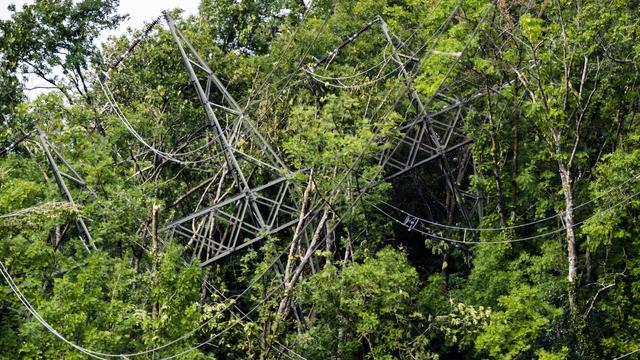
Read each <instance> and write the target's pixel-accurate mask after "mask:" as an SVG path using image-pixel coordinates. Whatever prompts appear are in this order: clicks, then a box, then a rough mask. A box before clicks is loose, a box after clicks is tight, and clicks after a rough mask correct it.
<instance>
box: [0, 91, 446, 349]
mask: <svg viewBox="0 0 640 360" xmlns="http://www.w3.org/2000/svg"><path fill="white" fill-rule="evenodd" d="M442 81H444V79H443V80H442ZM371 142H373V138H372V139H370V142H369V144H370V143H371ZM364 152H365V151H362V152H361V155H363V154H364ZM353 168H355V162H354V165H352V169H353ZM379 170H381V169H379ZM348 174H349V172H345V173H344V176H343V177H342V179H341V180H340V182H341V181H344V179H346V177H347V176H348ZM364 194H365V192H360V193H359V194H358V195H357V197H356V199H355V201H353V202H352V203H351V204H350V206H349V207H350V208H351V207H353V206H355V205H356V204H357V203H358V202H359V198H360V197H362V196H363V195H364ZM322 206H324V204H322V205H321V207H322ZM316 210H317V209H316ZM316 212H317V211H310V212H308V213H307V214H306V215H305V216H304V217H305V218H307V217H309V216H314V215H315V213H316ZM341 222H342V218H339V219H338V221H336V222H335V224H334V226H333V227H332V230H331V231H334V230H335V229H336V228H337V226H339V224H340V223H341ZM310 223H311V222H306V225H305V228H306V227H307V226H308V225H309V224H310ZM329 232H330V231H328V232H327V233H329ZM325 239H326V236H325V238H324V239H323V240H322V241H324V240H325ZM322 241H319V242H318V243H317V244H316V245H315V249H317V247H318V246H320V245H321V243H322ZM291 245H292V242H289V245H287V246H286V247H285V249H284V250H283V251H281V252H279V254H277V255H276V256H275V257H274V259H273V261H272V262H271V265H270V266H268V267H266V268H265V269H264V271H263V272H261V273H260V274H259V275H257V276H255V277H254V278H253V279H252V281H251V282H250V283H249V285H248V286H247V288H245V290H244V291H243V292H242V293H240V294H239V295H238V296H236V299H237V298H239V297H242V296H244V295H245V294H246V293H247V292H248V291H249V290H250V289H251V287H252V286H253V284H255V282H257V281H258V280H259V279H260V278H261V277H262V276H264V274H266V273H267V272H268V271H269V269H271V267H272V266H273V265H274V264H275V263H276V262H277V260H278V259H279V258H280V257H281V256H282V255H283V254H284V253H285V251H286V249H288V246H291ZM315 249H311V250H312V251H313V250H315ZM2 267H3V268H4V266H2ZM2 273H3V277H5V279H6V280H7V281H8V282H10V283H11V278H10V275H9V273H8V272H5V271H4V269H3V272H2ZM14 285H15V284H14ZM281 286H282V284H280V285H279V286H277V287H276V288H275V289H273V290H272V291H271V292H270V293H269V294H268V295H267V296H266V297H265V298H264V299H263V300H261V301H260V302H258V303H257V304H256V306H254V307H253V308H252V309H251V310H250V311H249V312H248V313H247V314H246V315H245V316H243V317H242V318H241V319H244V318H246V316H248V315H249V314H250V313H252V312H254V311H255V310H256V309H257V308H258V307H259V306H261V305H262V304H263V303H264V302H266V301H267V300H268V298H270V297H271V296H273V294H274V293H275V292H276V290H278V289H279V288H280V287H281ZM11 287H12V290H14V293H16V295H17V296H18V297H19V298H20V300H21V301H23V300H26V298H24V297H23V296H21V293H20V291H19V289H18V288H17V286H16V287H15V288H14V287H13V286H11ZM23 304H24V305H25V307H27V309H28V310H29V311H30V312H32V314H33V315H34V317H36V318H37V319H38V320H39V321H41V322H42V323H43V325H45V327H46V328H47V329H48V330H49V331H51V332H52V333H54V335H56V336H58V337H60V338H61V339H63V340H65V342H67V343H68V344H69V345H71V346H73V347H74V348H76V349H78V350H79V351H81V352H83V353H85V354H87V355H89V356H92V357H96V358H101V356H105V357H123V358H126V357H132V356H138V355H144V354H149V353H154V352H157V351H159V350H162V349H165V348H167V347H169V346H171V345H173V344H176V343H177V342H179V341H182V340H184V339H186V338H188V337H190V336H192V335H193V334H195V333H196V332H197V331H199V330H200V329H202V328H203V327H204V326H206V325H207V324H208V323H210V321H212V319H213V318H211V319H209V320H207V321H205V322H203V323H202V324H201V325H200V326H198V327H197V328H195V329H194V330H192V331H190V332H188V333H186V334H184V335H183V336H181V337H179V338H177V339H174V340H172V341H169V342H167V343H165V344H163V345H160V346H157V347H154V348H152V349H147V350H144V351H140V352H136V353H129V354H107V353H100V352H96V351H91V350H89V349H86V348H83V347H81V346H79V345H77V344H74V343H72V342H70V341H68V340H66V339H65V338H64V337H63V336H62V335H61V334H60V333H58V332H57V331H55V329H53V328H52V327H51V326H50V325H49V324H48V323H46V321H44V319H43V318H42V317H40V316H39V314H38V315H36V314H37V311H35V309H34V308H33V307H31V306H30V304H29V303H28V301H26V302H23ZM223 311H224V310H223ZM237 323H238V322H236V323H234V325H233V326H235V325H237ZM230 328H231V327H227V328H225V329H224V330H222V331H221V332H218V333H217V334H216V335H214V336H213V337H211V338H210V339H209V340H207V341H206V342H204V343H201V344H198V345H197V346H196V347H194V349H196V348H199V347H202V346H204V345H206V344H207V343H209V342H211V341H212V340H213V339H215V338H217V337H219V336H221V335H222V334H224V333H225V332H227V331H229V329H230ZM188 351H192V350H187V351H186V352H188ZM186 352H180V353H178V354H174V355H172V356H170V357H167V358H165V359H171V358H175V357H177V356H181V355H182V354H184V353H186Z"/></svg>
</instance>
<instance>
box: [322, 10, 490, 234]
mask: <svg viewBox="0 0 640 360" xmlns="http://www.w3.org/2000/svg"><path fill="white" fill-rule="evenodd" d="M375 23H378V24H379V28H380V30H381V33H382V34H383V35H384V38H385V40H386V42H387V43H388V44H389V45H390V48H391V49H392V54H391V59H392V61H393V63H394V64H395V65H396V66H397V69H398V70H397V72H398V76H399V77H401V78H403V80H404V81H405V82H406V85H407V87H408V88H409V93H408V96H409V98H410V101H411V107H412V109H410V113H411V114H413V115H412V116H410V117H409V118H407V119H406V120H405V121H404V122H403V123H401V124H399V125H398V127H397V128H396V131H394V134H393V135H390V136H388V137H387V138H385V139H381V141H384V142H386V143H387V144H389V145H390V146H388V147H387V148H386V149H385V150H383V151H382V152H380V153H379V155H378V156H379V164H380V165H381V166H382V167H383V168H384V169H385V181H390V180H394V179H396V178H399V177H400V176H402V175H405V174H407V173H409V172H411V171H413V170H415V169H417V168H419V167H422V166H425V165H427V164H437V167H438V168H439V170H440V172H441V174H442V176H443V177H444V180H445V183H446V187H447V191H449V192H450V193H451V194H452V195H453V199H454V201H455V203H456V206H457V208H458V210H459V212H460V214H461V215H462V218H463V221H464V222H465V223H466V224H467V226H469V227H472V226H473V225H472V219H471V214H470V213H471V210H470V209H471V208H474V207H475V205H476V204H477V200H478V197H477V196H476V195H474V194H470V193H467V192H465V191H463V190H461V188H460V187H461V181H462V180H463V179H464V178H465V173H466V172H467V171H468V170H469V169H468V168H469V167H470V166H469V165H470V163H471V161H470V158H471V154H470V147H469V145H470V144H471V143H472V139H470V138H469V137H467V136H466V135H465V134H464V132H463V130H462V125H463V117H464V115H465V111H464V107H465V105H467V104H468V103H470V102H472V101H473V100H475V99H477V98H479V97H482V96H484V95H485V93H478V94H476V95H474V96H472V97H469V98H467V99H465V100H456V99H451V101H449V105H448V106H446V107H445V108H444V109H441V110H439V111H437V112H432V113H430V112H429V111H428V110H427V108H426V106H425V104H424V101H423V100H422V98H421V97H420V95H419V94H418V92H417V91H416V90H415V89H414V86H413V84H412V82H413V78H414V74H413V73H412V72H411V71H410V70H408V67H409V66H408V65H409V63H414V65H416V64H417V62H418V61H419V59H418V58H417V57H416V56H419V54H415V53H414V54H403V53H401V50H403V46H402V45H401V44H400V45H399V44H396V41H394V37H393V36H392V34H390V33H389V31H388V27H387V24H386V22H385V21H384V19H383V18H382V17H380V16H377V17H376V18H375V21H372V22H368V23H367V24H365V26H364V27H363V28H361V29H360V30H359V31H357V32H356V33H354V34H353V35H352V36H350V37H349V38H347V39H346V40H344V41H343V42H342V43H341V44H340V45H339V46H338V47H337V48H335V49H334V50H333V51H331V52H329V53H328V55H327V56H325V57H324V58H322V59H321V60H319V61H318V62H316V63H315V64H314V65H313V66H311V67H310V70H311V71H314V69H315V68H317V67H318V66H319V65H320V64H323V63H329V62H331V61H332V60H333V59H334V58H335V57H336V56H337V54H338V52H339V51H340V50H341V49H343V48H344V47H346V46H347V45H348V44H350V43H352V42H354V41H356V40H357V39H358V38H359V37H360V36H361V35H362V34H363V33H364V32H365V31H369V30H371V29H374V28H376V27H374V26H373V25H375ZM430 53H431V54H434V53H438V52H435V51H431V52H430ZM443 54H445V55H453V56H460V54H450V53H443ZM407 59H409V61H407ZM439 95H442V94H439ZM443 97H444V96H443ZM453 159H456V161H452V160H453Z"/></svg>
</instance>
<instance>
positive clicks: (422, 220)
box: [382, 174, 640, 232]
mask: <svg viewBox="0 0 640 360" xmlns="http://www.w3.org/2000/svg"><path fill="white" fill-rule="evenodd" d="M638 178H640V174H639V175H634V176H632V177H630V178H627V179H626V180H624V181H623V182H622V183H620V184H618V185H615V186H612V187H610V188H609V189H607V190H606V191H605V192H604V193H602V194H600V195H598V196H596V197H594V198H592V199H590V200H588V201H585V202H583V203H581V204H579V205H577V206H574V207H573V208H572V209H573V210H576V209H580V208H582V207H585V206H587V205H589V204H591V203H593V202H595V201H597V200H599V199H601V198H603V197H605V196H607V195H609V194H611V193H612V192H613V191H614V190H616V189H618V188H621V187H623V186H624V185H626V184H628V183H630V182H632V181H634V180H637V179H638ZM625 190H628V189H625ZM382 204H384V205H386V206H388V207H390V208H392V209H394V210H396V211H399V212H402V213H403V214H404V215H406V216H408V217H410V218H411V219H414V220H415V221H418V222H422V223H426V224H429V225H431V226H435V227H441V228H445V229H450V230H459V231H468V232H473V231H477V232H483V231H487V232H488V231H495V232H500V231H507V230H515V229H521V228H524V227H529V226H532V225H537V224H540V223H543V222H547V221H549V220H553V219H555V218H558V217H561V216H563V215H564V213H565V212H566V210H563V211H560V212H558V213H556V214H553V215H550V216H547V217H545V218H542V219H538V220H534V221H531V222H527V223H522V224H517V225H510V226H502V227H478V228H470V227H464V226H455V225H447V224H443V223H439V222H435V221H431V220H428V219H425V218H422V217H419V216H416V215H414V214H411V213H409V212H408V211H406V210H403V209H400V208H398V207H397V206H394V205H393V204H390V203H388V202H386V201H382Z"/></svg>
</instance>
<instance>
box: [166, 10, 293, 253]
mask: <svg viewBox="0 0 640 360" xmlns="http://www.w3.org/2000/svg"><path fill="white" fill-rule="evenodd" d="M165 17H166V20H167V24H168V26H169V30H170V32H171V35H172V37H173V40H174V42H175V44H176V47H177V48H178V51H179V52H180V55H181V57H182V61H183V64H184V67H185V69H186V71H187V72H188V74H189V78H190V80H191V82H192V84H193V86H194V88H195V91H196V93H197V95H198V98H199V100H200V103H201V105H202V106H203V108H204V111H205V117H206V121H207V125H208V127H209V128H210V129H211V131H213V133H214V138H215V141H213V144H212V146H213V147H215V150H216V151H217V152H218V153H219V154H220V156H221V157H222V159H223V161H222V162H221V168H220V171H219V176H217V177H216V178H215V179H213V180H211V182H210V183H208V184H207V186H206V189H207V190H205V191H210V192H211V194H210V195H211V196H210V197H209V199H210V202H209V204H208V206H205V207H203V208H198V209H196V210H195V211H194V212H192V213H190V214H188V215H185V216H184V217H182V218H179V219H177V220H175V221H173V222H171V223H169V224H167V225H166V226H165V230H170V231H173V232H174V233H175V234H179V235H181V236H185V237H186V238H188V239H189V240H188V244H189V245H191V246H193V249H194V255H193V256H194V258H198V259H200V261H201V265H202V266H205V265H208V264H211V263H213V262H215V261H217V260H219V259H221V258H223V257H225V256H227V255H230V254H232V253H234V252H236V251H238V250H240V249H243V248H245V247H247V246H249V245H251V244H254V243H256V242H257V241H260V240H261V239H264V238H265V237H267V236H269V235H271V234H274V233H276V232H279V231H281V230H283V229H286V228H288V227H290V226H292V225H294V224H295V223H297V221H298V220H297V214H298V209H297V208H296V206H295V205H294V202H293V201H292V199H293V198H294V196H293V195H294V193H293V191H294V187H295V186H294V185H293V183H292V181H291V178H292V176H294V175H295V173H293V172H291V171H290V170H289V169H288V168H287V166H286V165H285V164H284V162H283V161H282V160H281V159H280V157H279V156H278V155H277V154H276V153H275V152H274V151H273V149H272V148H271V147H270V146H269V144H268V143H267V141H266V140H265V138H264V137H263V136H262V135H261V134H260V132H259V131H258V130H257V127H256V124H254V123H253V122H252V121H251V119H250V118H249V117H248V116H247V114H246V113H245V109H243V108H242V107H240V106H239V105H238V103H237V102H236V100H235V99H234V98H233V97H232V96H231V94H230V93H229V91H228V90H227V88H226V87H225V86H224V85H223V83H222V82H221V81H220V79H219V78H218V77H217V76H216V75H215V74H214V72H213V71H212V70H211V68H210V67H209V66H208V65H207V63H206V62H205V61H204V60H203V58H202V57H201V56H200V55H199V54H198V52H197V51H196V50H195V49H194V48H193V46H192V45H191V44H190V43H189V41H187V39H186V37H185V36H184V35H183V34H182V33H181V32H180V30H179V29H178V28H177V26H176V25H175V23H174V22H173V20H172V19H171V17H170V16H168V15H166V14H165ZM203 187H204V186H203Z"/></svg>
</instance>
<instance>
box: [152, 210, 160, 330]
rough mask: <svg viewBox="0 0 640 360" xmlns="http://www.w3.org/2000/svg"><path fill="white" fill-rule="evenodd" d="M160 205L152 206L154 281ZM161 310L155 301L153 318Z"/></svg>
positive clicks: (154, 277) (154, 279)
mask: <svg viewBox="0 0 640 360" xmlns="http://www.w3.org/2000/svg"><path fill="white" fill-rule="evenodd" d="M159 208H160V206H158V205H156V204H153V207H152V208H151V273H152V274H153V275H152V276H153V282H154V283H155V282H156V270H157V269H156V267H157V262H158V209H159ZM159 312H160V305H159V304H158V302H157V301H155V302H154V303H153V305H152V308H151V318H153V319H155V318H156V317H157V316H158V313H159Z"/></svg>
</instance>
